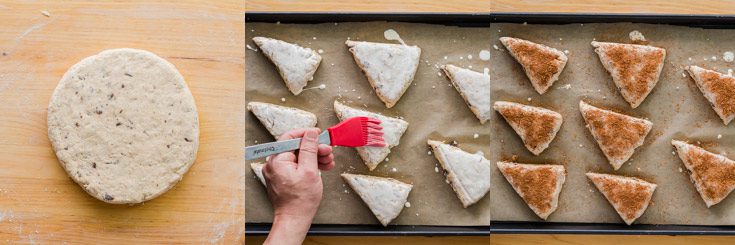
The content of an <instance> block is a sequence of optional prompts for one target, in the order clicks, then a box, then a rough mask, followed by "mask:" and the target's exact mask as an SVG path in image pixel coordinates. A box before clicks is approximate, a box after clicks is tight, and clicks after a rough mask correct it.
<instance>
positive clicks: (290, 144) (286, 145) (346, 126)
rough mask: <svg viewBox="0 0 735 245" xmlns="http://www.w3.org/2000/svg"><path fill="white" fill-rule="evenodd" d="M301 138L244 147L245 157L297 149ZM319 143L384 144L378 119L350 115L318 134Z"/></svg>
mask: <svg viewBox="0 0 735 245" xmlns="http://www.w3.org/2000/svg"><path fill="white" fill-rule="evenodd" d="M300 144H301V138H297V139H290V140H284V141H276V142H271V143H265V144H260V145H253V146H248V147H245V159H246V160H252V159H257V158H261V157H267V156H270V155H274V154H278V153H282V152H287V151H293V150H298V149H299V145H300ZM319 144H326V145H331V146H345V147H361V146H376V147H383V146H385V141H384V140H383V127H381V126H380V120H378V119H375V118H371V117H351V118H348V119H347V120H344V121H342V122H340V123H338V124H337V125H334V126H332V127H331V128H328V129H327V130H324V132H322V133H321V134H319Z"/></svg>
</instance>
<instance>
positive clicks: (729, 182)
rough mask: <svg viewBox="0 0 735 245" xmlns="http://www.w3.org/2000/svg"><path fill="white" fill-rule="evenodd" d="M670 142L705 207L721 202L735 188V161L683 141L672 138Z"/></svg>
mask: <svg viewBox="0 0 735 245" xmlns="http://www.w3.org/2000/svg"><path fill="white" fill-rule="evenodd" d="M671 144H672V145H674V146H675V147H676V152H677V153H678V154H679V158H681V160H682V161H683V162H684V166H686V168H687V170H689V172H690V175H689V176H690V177H691V179H692V180H693V181H694V186H695V187H696V188H697V191H698V192H699V195H701V196H702V199H703V200H704V202H705V203H706V204H707V207H711V206H712V205H715V204H717V203H719V202H721V201H722V200H723V199H725V198H726V197H727V196H728V195H730V192H732V191H733V189H735V161H733V160H730V159H728V158H727V157H725V156H722V155H719V154H714V153H711V152H708V151H706V150H705V149H702V148H701V147H698V146H695V145H691V144H687V143H686V142H683V141H678V140H672V141H671Z"/></svg>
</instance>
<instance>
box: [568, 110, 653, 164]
mask: <svg viewBox="0 0 735 245" xmlns="http://www.w3.org/2000/svg"><path fill="white" fill-rule="evenodd" d="M579 111H580V112H581V113H582V118H584V122H585V123H586V124H587V128H588V129H589V130H590V132H591V133H592V137H594V138H595V140H596V141H597V145H599V146H600V149H601V150H602V153H604V154H605V157H607V160H608V161H609V162H610V165H612V166H613V168H614V169H615V170H618V169H619V168H620V166H622V165H623V163H625V162H626V161H628V159H630V157H631V156H632V155H633V152H634V151H635V149H636V148H638V147H639V146H641V145H643V140H644V139H646V135H648V132H650V131H651V128H652V127H653V123H651V121H648V120H646V119H640V118H636V117H631V116H628V115H623V114H620V113H617V112H614V111H609V110H603V109H600V108H597V107H594V106H591V105H590V104H587V103H585V102H584V101H581V100H580V101H579Z"/></svg>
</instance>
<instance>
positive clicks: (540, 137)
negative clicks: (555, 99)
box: [493, 101, 563, 155]
mask: <svg viewBox="0 0 735 245" xmlns="http://www.w3.org/2000/svg"><path fill="white" fill-rule="evenodd" d="M493 108H494V109H495V110H496V111H498V113H500V115H502V116H503V118H505V121H506V122H508V124H510V126H511V127H512V128H513V130H514V131H516V133H517V134H518V136H520V137H521V140H523V144H524V145H525V146H526V148H527V149H528V150H529V151H531V153H533V154H534V155H539V154H541V152H543V151H544V150H545V149H546V148H547V147H549V144H550V143H551V141H552V140H554V138H555V137H556V133H557V132H559V128H561V124H562V122H563V119H562V116H561V114H559V113H557V112H555V111H552V110H548V109H545V108H541V107H535V106H528V105H524V104H520V103H514V102H508V101H496V102H495V104H494V105H493Z"/></svg>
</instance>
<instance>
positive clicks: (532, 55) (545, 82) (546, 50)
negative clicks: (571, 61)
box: [500, 37, 568, 94]
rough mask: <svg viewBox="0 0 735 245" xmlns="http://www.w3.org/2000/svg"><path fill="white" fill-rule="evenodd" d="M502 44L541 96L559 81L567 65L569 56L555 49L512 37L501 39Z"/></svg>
mask: <svg viewBox="0 0 735 245" xmlns="http://www.w3.org/2000/svg"><path fill="white" fill-rule="evenodd" d="M500 42H501V43H503V45H504V46H505V48H507V49H508V53H510V55H511V56H513V58H515V59H516V61H518V63H520V64H521V66H522V67H523V70H524V71H525V72H526V76H528V80H530V81H531V85H533V88H534V89H536V92H538V93H539V94H544V93H546V91H547V90H549V87H551V85H553V84H554V82H556V80H559V74H561V72H562V71H563V70H564V66H566V65H567V60H568V59H567V56H566V55H565V54H564V52H561V51H559V50H557V49H555V48H551V47H547V46H545V45H541V44H538V43H534V42H530V41H527V40H523V39H519V38H512V37H501V38H500Z"/></svg>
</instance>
